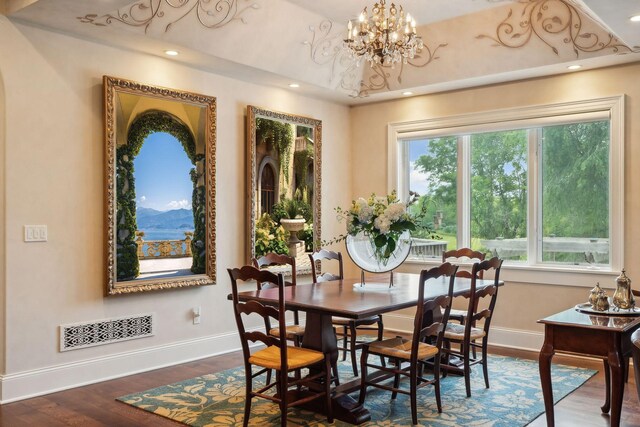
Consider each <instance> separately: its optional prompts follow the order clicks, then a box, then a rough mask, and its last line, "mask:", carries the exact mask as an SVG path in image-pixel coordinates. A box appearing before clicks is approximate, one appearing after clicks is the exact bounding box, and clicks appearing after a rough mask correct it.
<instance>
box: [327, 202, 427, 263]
mask: <svg viewBox="0 0 640 427" xmlns="http://www.w3.org/2000/svg"><path fill="white" fill-rule="evenodd" d="M416 201H417V200H416V199H415V198H413V199H411V200H410V201H409V202H408V203H402V202H400V200H399V199H398V195H397V193H396V192H395V191H393V192H392V193H391V194H389V195H388V196H383V197H379V196H376V195H375V194H371V196H370V197H369V198H368V199H364V198H362V197H361V198H359V199H357V200H354V201H352V202H351V207H350V208H349V209H342V208H340V207H338V208H336V212H337V213H338V220H343V219H344V220H346V222H347V234H346V235H341V236H338V237H337V238H335V239H332V240H330V241H328V242H323V246H324V245H328V244H332V243H336V242H339V241H342V240H345V239H346V238H347V235H351V236H355V235H357V234H359V233H363V234H364V235H365V236H367V237H368V238H369V239H371V241H372V242H373V245H374V247H375V255H376V258H377V259H378V260H379V261H383V263H385V264H386V260H388V259H389V257H390V256H391V254H393V252H394V251H395V250H396V248H397V247H398V242H399V239H400V236H401V235H402V234H403V233H404V232H405V231H415V230H417V229H418V228H419V227H420V228H425V230H426V232H427V233H429V235H431V236H432V238H436V236H435V234H434V233H433V230H432V229H430V228H429V227H428V226H424V225H423V224H424V222H423V218H424V216H425V215H426V208H427V206H426V204H425V203H423V204H422V205H421V207H420V209H419V211H418V213H417V214H413V213H411V212H408V211H407V207H408V206H410V205H412V204H413V203H415V202H416Z"/></svg>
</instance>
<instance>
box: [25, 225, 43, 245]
mask: <svg viewBox="0 0 640 427" xmlns="http://www.w3.org/2000/svg"><path fill="white" fill-rule="evenodd" d="M47 238H48V236H47V226H46V225H25V226H24V241H25V242H46V241H47Z"/></svg>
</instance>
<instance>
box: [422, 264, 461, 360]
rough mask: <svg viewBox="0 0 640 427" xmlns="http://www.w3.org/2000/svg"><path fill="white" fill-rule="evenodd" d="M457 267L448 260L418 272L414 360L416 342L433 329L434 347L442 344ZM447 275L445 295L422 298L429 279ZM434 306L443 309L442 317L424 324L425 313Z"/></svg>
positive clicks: (430, 310)
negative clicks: (428, 298)
mask: <svg viewBox="0 0 640 427" xmlns="http://www.w3.org/2000/svg"><path fill="white" fill-rule="evenodd" d="M457 271H458V267H457V266H455V265H452V264H450V263H448V262H445V263H443V264H442V265H440V266H438V267H434V268H432V269H430V270H422V272H421V273H420V284H419V287H418V308H417V310H416V316H415V318H414V322H413V339H412V341H413V342H412V345H411V359H412V361H415V360H416V358H417V354H418V344H419V342H421V341H422V340H423V338H425V337H427V336H434V335H432V334H433V332H434V331H435V334H436V335H435V336H436V343H435V345H436V347H438V348H440V347H441V345H442V337H443V332H444V326H445V325H446V322H447V321H448V320H449V312H450V311H451V301H452V300H453V285H454V283H455V278H456V272H457ZM442 276H445V277H449V280H448V283H449V287H448V291H447V295H441V296H439V297H437V298H434V299H431V300H427V301H425V299H424V289H425V286H426V285H427V281H428V280H429V279H437V278H439V277H442ZM436 306H439V307H440V308H441V309H443V310H444V315H443V316H442V319H440V320H436V321H432V323H431V324H429V325H424V321H425V314H427V313H431V312H432V311H433V310H434V309H435V308H436Z"/></svg>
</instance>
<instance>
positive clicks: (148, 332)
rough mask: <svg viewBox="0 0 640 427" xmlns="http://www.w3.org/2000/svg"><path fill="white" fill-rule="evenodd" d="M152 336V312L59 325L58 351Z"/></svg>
mask: <svg viewBox="0 0 640 427" xmlns="http://www.w3.org/2000/svg"><path fill="white" fill-rule="evenodd" d="M150 336H153V314H141V315H136V316H127V317H118V318H112V319H103V320H96V321H93V322H90V323H74V324H68V325H60V351H69V350H76V349H79V348H87V347H94V346H96V345H102V344H109V343H112V342H120V341H127V340H133V339H137V338H144V337H150Z"/></svg>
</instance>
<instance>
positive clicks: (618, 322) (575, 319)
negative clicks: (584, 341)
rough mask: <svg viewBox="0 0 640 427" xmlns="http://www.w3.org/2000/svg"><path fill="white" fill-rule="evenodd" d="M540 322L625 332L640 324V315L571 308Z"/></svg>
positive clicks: (539, 321)
mask: <svg viewBox="0 0 640 427" xmlns="http://www.w3.org/2000/svg"><path fill="white" fill-rule="evenodd" d="M538 323H543V324H547V325H557V326H570V327H575V328H585V329H599V330H606V331H612V332H621V333H624V332H627V331H629V330H633V329H635V328H636V327H637V326H638V325H640V316H607V315H596V314H589V313H583V312H580V311H578V310H576V309H575V308H570V309H568V310H565V311H562V312H560V313H557V314H554V315H552V316H549V317H545V318H544V319H541V320H538Z"/></svg>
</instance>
